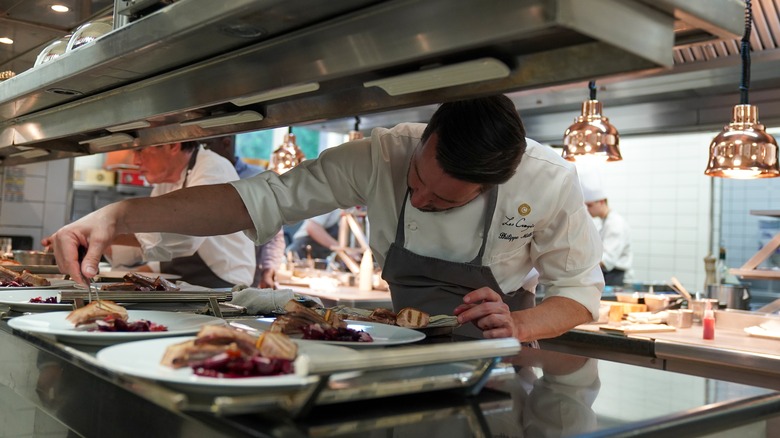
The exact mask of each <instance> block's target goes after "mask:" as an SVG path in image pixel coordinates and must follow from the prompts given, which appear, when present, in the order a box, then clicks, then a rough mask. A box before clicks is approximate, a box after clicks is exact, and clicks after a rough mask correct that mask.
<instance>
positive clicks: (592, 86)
mask: <svg viewBox="0 0 780 438" xmlns="http://www.w3.org/2000/svg"><path fill="white" fill-rule="evenodd" d="M588 88H590V100H596V81H590V82H588Z"/></svg>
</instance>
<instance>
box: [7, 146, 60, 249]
mask: <svg viewBox="0 0 780 438" xmlns="http://www.w3.org/2000/svg"><path fill="white" fill-rule="evenodd" d="M72 173H73V170H72V161H71V160H56V161H49V162H43V163H34V164H27V165H24V166H13V167H4V168H2V172H0V174H2V184H0V189H1V190H0V199H1V200H2V202H0V235H9V236H10V235H19V236H31V237H32V238H33V248H34V249H40V248H41V245H40V240H41V238H42V237H43V236H47V235H49V234H51V233H53V232H54V231H56V230H57V229H59V228H60V227H62V226H63V225H64V224H65V223H66V222H67V221H68V214H67V213H68V206H69V199H68V193H69V190H70V187H71V183H72Z"/></svg>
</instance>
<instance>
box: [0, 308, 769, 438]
mask: <svg viewBox="0 0 780 438" xmlns="http://www.w3.org/2000/svg"><path fill="white" fill-rule="evenodd" d="M424 342H427V343H430V344H437V343H452V342H455V340H454V339H451V338H449V337H434V338H429V339H427V340H426V341H424ZM467 342H468V341H463V342H460V343H459V344H457V345H462V346H463V349H464V351H467V350H468V349H469V345H468V343H467ZM431 346H435V345H431ZM387 348H395V347H387ZM97 349H98V347H88V346H76V345H67V344H63V343H58V342H57V341H56V340H53V339H51V338H45V337H39V336H36V335H31V334H28V333H25V332H19V331H14V330H12V329H11V328H10V327H9V326H8V325H7V322H6V321H5V320H4V321H3V322H0V352H2V367H0V385H2V386H4V387H5V388H4V389H5V390H6V391H5V392H6V393H12V394H14V395H15V396H16V397H18V400H19V403H20V404H29V405H31V406H34V409H35V410H36V413H37V414H39V415H47V416H51V417H53V418H55V419H57V420H58V421H59V422H61V423H62V424H64V425H65V427H67V428H68V429H70V430H72V431H73V432H75V433H76V434H78V435H81V436H86V437H102V436H111V437H124V436H127V437H130V436H132V437H138V436H150V437H156V436H166V437H173V436H188V437H190V436H198V437H209V436H249V437H265V436H275V437H286V436H290V437H298V436H301V437H305V436H345V437H352V436H354V437H365V436H381V437H388V436H398V437H416V436H421V437H426V438H433V437H438V436H442V437H448V438H453V437H461V436H462V437H471V436H485V437H491V436H492V437H547V436H567V437H568V436H592V437H597V436H675V437H685V436H702V435H706V434H709V433H714V432H724V431H729V430H731V431H733V433H734V435H729V436H736V435H737V434H746V435H745V436H766V437H771V436H778V434H780V393H777V392H775V391H773V390H769V389H765V388H760V387H756V386H747V385H741V384H736V383H729V382H725V381H721V380H714V379H709V378H703V377H695V376H690V375H684V374H677V373H673V372H668V371H663V370H657V369H650V368H646V367H639V366H633V365H628V364H621V363H616V362H611V361H607V360H597V359H593V358H586V357H583V356H576V355H568V354H564V353H560V352H554V351H546V350H534V349H530V348H524V349H523V350H522V351H521V352H520V353H519V354H517V355H516V356H514V357H510V358H505V359H504V360H503V361H502V364H500V365H499V366H498V367H497V368H496V369H494V372H493V373H492V374H491V378H490V380H489V381H487V383H486V384H485V386H484V388H483V389H482V390H481V391H480V392H479V393H478V394H476V395H467V394H464V393H463V392H462V391H430V392H425V391H421V392H420V393H417V394H413V395H409V396H402V397H390V398H386V397H377V398H375V399H372V400H363V401H359V402H344V403H335V404H329V405H326V406H314V407H313V408H312V409H310V410H308V411H307V413H306V414H305V415H303V416H297V417H296V416H291V415H288V414H285V413H283V412H279V411H274V410H261V411H260V412H244V413H241V414H236V415H218V414H214V413H210V412H203V411H190V410H187V409H179V408H177V403H176V397H177V396H180V397H187V394H178V395H177V392H176V391H173V390H171V388H167V387H165V386H163V385H160V384H157V383H155V382H151V381H144V380H139V379H134V378H128V377H127V376H123V375H120V374H118V373H115V372H112V371H110V370H108V369H107V368H104V367H102V366H101V365H100V363H99V362H97V361H96V360H95V353H96V351H97ZM5 418H6V421H7V422H8V423H9V424H3V425H0V426H1V427H2V430H12V429H13V430H19V426H20V425H18V424H16V425H15V424H11V423H13V422H14V421H17V420H18V421H25V420H24V418H23V417H19V418H16V419H15V418H14V417H13V416H6V417H5ZM27 421H29V419H28V420H27Z"/></svg>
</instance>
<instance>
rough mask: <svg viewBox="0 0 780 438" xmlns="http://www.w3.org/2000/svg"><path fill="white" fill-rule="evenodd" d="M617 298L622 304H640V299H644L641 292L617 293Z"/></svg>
mask: <svg viewBox="0 0 780 438" xmlns="http://www.w3.org/2000/svg"><path fill="white" fill-rule="evenodd" d="M615 298H617V300H618V302H620V303H632V304H639V299H640V298H642V294H641V293H639V292H615Z"/></svg>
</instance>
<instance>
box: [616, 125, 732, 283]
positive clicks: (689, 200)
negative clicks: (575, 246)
mask: <svg viewBox="0 0 780 438" xmlns="http://www.w3.org/2000/svg"><path fill="white" fill-rule="evenodd" d="M715 134H716V133H715V132H712V133H695V134H674V135H652V136H649V135H648V136H632V137H625V136H624V137H621V140H620V150H621V153H622V155H623V161H619V162H612V163H604V164H602V165H601V174H602V180H603V182H604V187H605V190H606V194H607V197H608V201H609V205H610V207H611V208H612V209H614V210H615V211H617V212H618V213H619V214H621V215H623V217H624V218H625V219H626V220H627V221H628V223H629V226H630V227H631V245H632V252H633V257H634V263H633V264H634V268H633V271H634V272H633V279H634V281H641V282H658V283H664V282H667V281H668V280H669V279H670V278H671V277H672V276H676V277H677V278H678V279H679V280H680V281H681V282H682V283H683V284H684V285H686V287H687V288H688V289H690V290H694V291H696V290H702V289H703V287H704V281H705V272H704V257H705V256H706V255H707V254H708V252H709V242H710V231H709V229H710V219H709V218H710V194H711V192H712V191H711V188H710V186H711V184H713V183H714V180H713V179H712V178H710V177H707V176H705V175H704V169H705V168H706V166H707V158H708V157H707V156H708V147H709V143H710V141H711V140H712V138H713V137H714V136H715ZM716 226H717V221H716Z"/></svg>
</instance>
